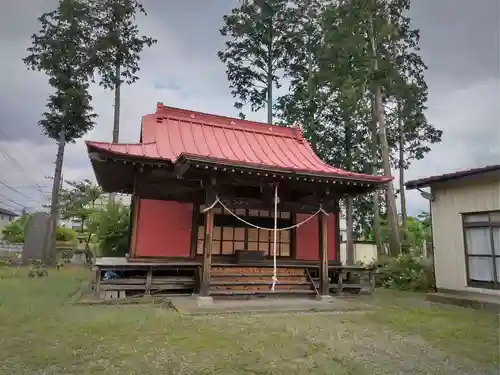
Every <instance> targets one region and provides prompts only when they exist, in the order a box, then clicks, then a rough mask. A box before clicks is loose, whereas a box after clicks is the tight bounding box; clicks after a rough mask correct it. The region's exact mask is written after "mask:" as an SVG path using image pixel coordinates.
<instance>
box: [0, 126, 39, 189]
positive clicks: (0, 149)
mask: <svg viewBox="0 0 500 375" xmlns="http://www.w3.org/2000/svg"><path fill="white" fill-rule="evenodd" d="M0 135H1V136H3V138H4V139H5V140H6V141H7V142H8V143H9V144H10V145H11V146H14V144H13V143H12V142H11V141H10V139H9V138H8V137H7V135H6V134H5V133H4V132H3V131H2V130H1V129H0ZM0 153H2V154H3V155H4V156H5V158H6V159H7V161H9V162H10V163H11V164H12V165H13V166H14V169H16V171H18V172H19V173H21V174H23V175H24V176H25V177H26V178H27V179H29V180H31V177H30V176H29V174H28V173H27V172H26V170H25V169H24V167H23V166H22V165H21V164H19V162H18V161H17V160H16V159H15V158H14V157H13V156H12V155H10V154H9V152H8V151H7V149H6V148H5V147H3V146H2V145H1V144H0ZM39 172H40V171H39ZM42 175H44V173H42ZM31 181H32V182H34V183H35V184H36V189H37V190H38V191H39V192H40V193H42V194H43V192H42V190H41V189H40V184H37V183H36V181H33V180H31Z"/></svg>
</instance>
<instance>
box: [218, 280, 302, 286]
mask: <svg viewBox="0 0 500 375" xmlns="http://www.w3.org/2000/svg"><path fill="white" fill-rule="evenodd" d="M210 285H211V286H226V285H227V286H233V285H234V286H238V285H273V282H272V281H265V280H256V281H253V280H252V281H250V280H248V281H246V280H244V281H226V280H224V281H219V280H216V281H213V280H212V281H211V282H210ZM276 285H308V286H311V283H310V282H309V281H300V280H299V281H283V280H279V281H278V282H277V283H276Z"/></svg>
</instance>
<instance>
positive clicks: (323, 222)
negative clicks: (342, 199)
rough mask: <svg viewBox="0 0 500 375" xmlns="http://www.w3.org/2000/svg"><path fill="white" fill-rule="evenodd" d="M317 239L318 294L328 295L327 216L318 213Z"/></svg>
mask: <svg viewBox="0 0 500 375" xmlns="http://www.w3.org/2000/svg"><path fill="white" fill-rule="evenodd" d="M318 221H319V223H318V230H319V233H318V238H319V294H320V295H321V296H327V295H329V280H328V241H327V215H326V214H325V213H323V212H320V213H319V215H318Z"/></svg>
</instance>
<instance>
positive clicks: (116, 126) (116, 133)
mask: <svg viewBox="0 0 500 375" xmlns="http://www.w3.org/2000/svg"><path fill="white" fill-rule="evenodd" d="M120 68H121V66H120V62H119V61H117V63H116V64H115V76H116V82H115V110H114V113H113V143H118V141H119V137H120V96H121V92H120V90H121V78H120ZM115 197H116V193H109V201H110V202H114V201H115Z"/></svg>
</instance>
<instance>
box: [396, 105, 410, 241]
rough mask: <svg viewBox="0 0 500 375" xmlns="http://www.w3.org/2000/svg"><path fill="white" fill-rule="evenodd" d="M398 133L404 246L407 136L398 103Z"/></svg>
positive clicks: (405, 229) (406, 226) (406, 224)
mask: <svg viewBox="0 0 500 375" xmlns="http://www.w3.org/2000/svg"><path fill="white" fill-rule="evenodd" d="M398 131H399V165H398V167H399V197H400V199H401V227H402V231H401V236H402V238H401V241H402V243H403V245H404V244H405V239H406V231H407V229H408V222H407V214H406V190H405V168H404V158H405V150H404V144H405V134H404V126H403V119H402V118H401V105H400V103H398Z"/></svg>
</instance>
